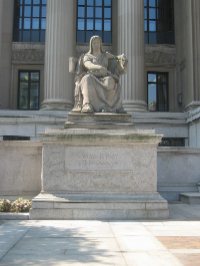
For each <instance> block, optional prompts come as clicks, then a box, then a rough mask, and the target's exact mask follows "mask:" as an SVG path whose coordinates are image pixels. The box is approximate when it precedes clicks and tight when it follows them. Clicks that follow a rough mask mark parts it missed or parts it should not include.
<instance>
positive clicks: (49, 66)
mask: <svg viewBox="0 0 200 266" xmlns="http://www.w3.org/2000/svg"><path fill="white" fill-rule="evenodd" d="M74 3H75V1H71V0H56V1H55V0H48V1H47V28H46V44H45V45H46V46H45V85H44V87H45V91H44V95H45V100H44V102H43V104H42V108H44V109H70V108H71V107H72V101H73V99H72V98H73V97H72V86H73V81H72V76H71V75H70V73H69V57H70V56H73V54H74V47H75V45H74V41H73V40H74V39H75V38H74V36H75V28H74Z"/></svg>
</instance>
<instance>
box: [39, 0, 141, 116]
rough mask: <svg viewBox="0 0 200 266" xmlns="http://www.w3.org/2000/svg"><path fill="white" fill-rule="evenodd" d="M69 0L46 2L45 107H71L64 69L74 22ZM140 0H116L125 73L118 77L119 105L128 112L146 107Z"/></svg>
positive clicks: (70, 86)
mask: <svg viewBox="0 0 200 266" xmlns="http://www.w3.org/2000/svg"><path fill="white" fill-rule="evenodd" d="M75 2H76V1H73V0H57V1H55V0H48V1H47V29H46V47H45V100H44V102H43V105H42V107H43V108H46V109H65V108H71V106H72V102H73V95H72V94H73V87H74V84H73V81H72V76H71V75H70V74H69V72H68V61H69V57H70V56H72V55H73V54H74V47H75V43H74V40H75V31H76V29H75V27H74V25H75V23H74V3H75ZM143 12H144V4H143V0H118V27H119V30H118V50H119V53H125V54H126V55H127V57H128V61H129V63H128V73H127V75H124V76H123V78H122V81H121V83H122V91H123V95H122V96H123V99H124V101H123V104H124V107H125V110H127V111H128V112H133V111H144V110H146V93H145V91H146V90H145V88H144V26H143V25H144V16H143Z"/></svg>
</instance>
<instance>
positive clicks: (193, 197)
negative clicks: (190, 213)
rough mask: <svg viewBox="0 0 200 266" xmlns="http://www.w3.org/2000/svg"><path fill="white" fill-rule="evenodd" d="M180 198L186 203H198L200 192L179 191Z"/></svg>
mask: <svg viewBox="0 0 200 266" xmlns="http://www.w3.org/2000/svg"><path fill="white" fill-rule="evenodd" d="M180 200H181V201H182V202H184V203H188V204H200V193H199V192H196V193H195V192H193V193H192V192H191V193H181V194H180Z"/></svg>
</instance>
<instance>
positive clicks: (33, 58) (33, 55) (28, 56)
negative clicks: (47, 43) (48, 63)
mask: <svg viewBox="0 0 200 266" xmlns="http://www.w3.org/2000/svg"><path fill="white" fill-rule="evenodd" d="M12 62H20V63H40V64H44V45H37V46H33V45H23V44H22V45H13V48H12Z"/></svg>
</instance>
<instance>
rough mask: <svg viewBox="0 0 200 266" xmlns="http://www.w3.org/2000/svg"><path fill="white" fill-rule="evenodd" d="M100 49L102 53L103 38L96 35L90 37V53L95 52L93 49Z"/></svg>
mask: <svg viewBox="0 0 200 266" xmlns="http://www.w3.org/2000/svg"><path fill="white" fill-rule="evenodd" d="M95 49H99V50H100V51H101V53H102V52H103V49H102V40H101V37H99V36H97V35H95V36H92V37H91V38H90V49H89V54H93V50H95Z"/></svg>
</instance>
